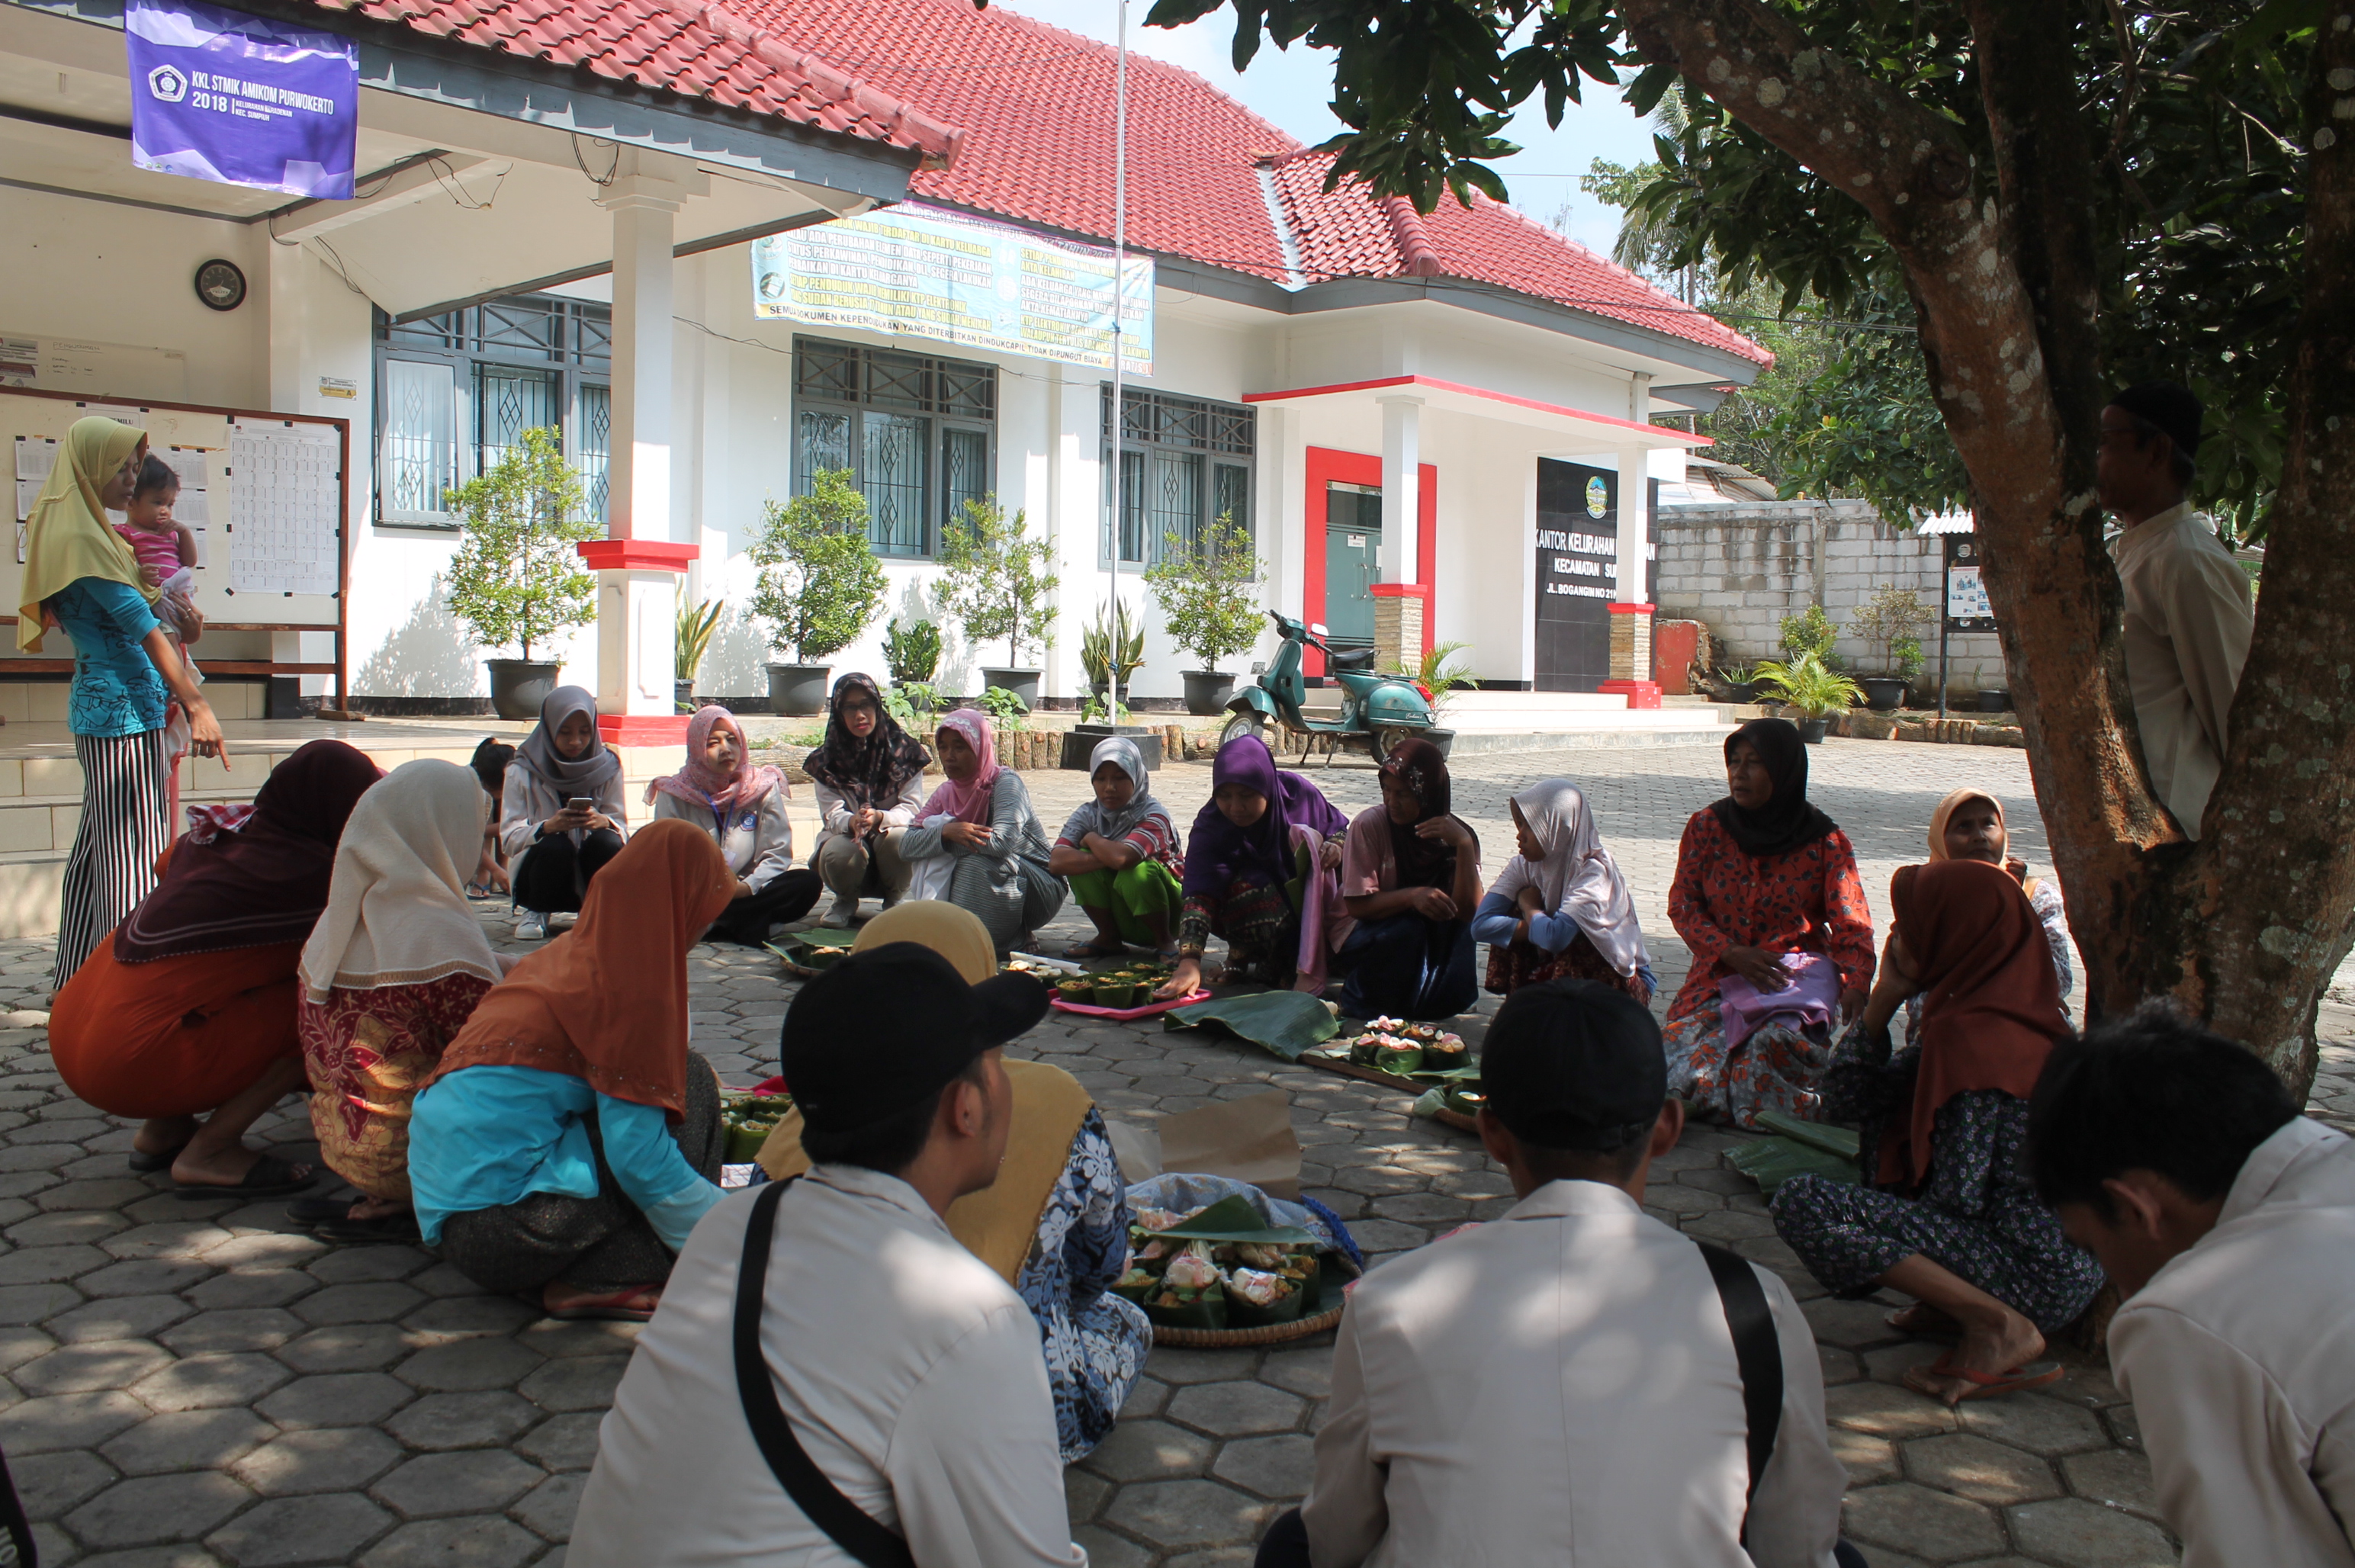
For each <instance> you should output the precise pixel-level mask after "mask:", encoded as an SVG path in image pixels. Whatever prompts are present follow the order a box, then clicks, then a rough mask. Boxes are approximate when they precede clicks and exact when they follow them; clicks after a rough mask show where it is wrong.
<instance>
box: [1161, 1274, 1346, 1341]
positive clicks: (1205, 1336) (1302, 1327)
mask: <svg viewBox="0 0 2355 1568" xmlns="http://www.w3.org/2000/svg"><path fill="white" fill-rule="evenodd" d="M1326 1259H1327V1264H1329V1265H1330V1266H1331V1267H1332V1268H1333V1269H1335V1270H1337V1271H1340V1272H1345V1273H1347V1274H1348V1276H1349V1278H1350V1279H1355V1278H1357V1277H1358V1275H1359V1269H1358V1268H1357V1265H1355V1264H1352V1263H1350V1262H1349V1260H1348V1258H1345V1257H1343V1256H1342V1255H1341V1254H1340V1253H1327V1254H1326ZM1343 1283H1345V1284H1346V1283H1347V1281H1344V1282H1343ZM1335 1288H1336V1289H1338V1288H1339V1286H1335ZM1347 1306H1348V1299H1347V1298H1344V1299H1342V1300H1340V1301H1337V1302H1336V1303H1334V1304H1333V1305H1332V1306H1331V1307H1327V1308H1326V1309H1325V1310H1324V1311H1322V1312H1319V1313H1318V1314H1316V1316H1315V1317H1303V1318H1300V1319H1299V1320H1298V1321H1296V1322H1292V1323H1263V1324H1260V1325H1258V1326H1257V1327H1255V1328H1163V1327H1162V1326H1161V1325H1160V1324H1158V1323H1156V1324H1155V1325H1154V1326H1153V1342H1154V1343H1155V1344H1156V1345H1167V1346H1169V1347H1171V1348H1172V1349H1180V1350H1239V1349H1249V1348H1250V1347H1252V1346H1253V1345H1282V1344H1284V1343H1286V1342H1288V1341H1290V1340H1293V1339H1307V1338H1308V1337H1309V1336H1310V1335H1312V1334H1322V1333H1323V1332H1325V1330H1327V1328H1335V1327H1337V1326H1338V1325H1339V1323H1340V1321H1341V1309H1342V1308H1343V1307H1347Z"/></svg>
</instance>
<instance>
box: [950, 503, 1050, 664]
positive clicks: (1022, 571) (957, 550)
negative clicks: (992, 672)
mask: <svg viewBox="0 0 2355 1568" xmlns="http://www.w3.org/2000/svg"><path fill="white" fill-rule="evenodd" d="M1025 518H1026V514H1024V513H1021V512H1017V513H1015V514H1014V515H1013V516H1012V517H1007V515H1006V508H1005V507H1001V506H999V505H998V504H997V497H996V496H994V495H993V496H986V497H985V498H983V499H980V500H971V501H967V502H966V503H965V504H964V524H963V525H962V526H961V527H951V528H945V529H943V530H942V534H941V565H942V566H943V568H944V569H945V570H944V571H943V572H942V574H941V581H940V588H939V593H940V603H941V607H942V609H943V610H944V611H945V612H946V613H949V614H951V615H954V616H955V617H956V619H957V622H958V624H960V625H962V626H963V627H964V635H965V641H966V642H968V643H970V644H972V645H974V646H975V648H976V649H977V648H979V647H980V645H982V644H983V643H988V642H996V640H997V639H998V638H1000V637H1003V638H1005V639H1006V663H1007V667H1009V668H1013V667H1020V665H1021V663H1022V650H1023V648H1025V647H1026V646H1027V647H1038V646H1039V645H1040V644H1041V642H1042V641H1043V640H1044V638H1045V636H1046V635H1047V628H1048V627H1050V626H1051V625H1053V624H1055V611H1054V608H1053V606H1051V605H1050V604H1048V603H1046V598H1047V590H1048V589H1049V588H1050V587H1052V586H1053V585H1054V578H1053V576H1052V575H1051V573H1052V570H1053V564H1054V555H1055V550H1054V547H1053V546H1052V545H1050V544H1049V543H1048V542H1047V541H1046V540H1045V539H1029V538H1027V537H1025V535H1024V532H1023V529H1024V528H1025V526H1026V524H1025Z"/></svg>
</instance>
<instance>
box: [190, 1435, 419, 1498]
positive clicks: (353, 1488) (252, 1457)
mask: <svg viewBox="0 0 2355 1568" xmlns="http://www.w3.org/2000/svg"><path fill="white" fill-rule="evenodd" d="M399 1463H400V1444H398V1443H396V1442H394V1441H393V1440H392V1439H391V1438H390V1437H388V1436H386V1435H384V1434H383V1433H381V1432H378V1430H376V1429H375V1428H374V1427H372V1426H323V1427H314V1428H307V1429H305V1430H304V1431H300V1432H287V1433H282V1434H281V1435H278V1436H277V1437H274V1438H272V1440H271V1441H269V1442H268V1443H265V1444H263V1445H261V1447H259V1448H256V1449H255V1450H254V1451H253V1452H252V1453H250V1454H248V1455H247V1456H245V1457H244V1458H242V1459H240V1460H239V1461H238V1462H237V1463H236V1464H234V1465H232V1466H230V1467H229V1474H231V1475H233V1476H235V1477H237V1478H238V1479H239V1480H240V1481H243V1482H244V1483H245V1484H246V1485H247V1486H249V1487H251V1488H253V1489H254V1490H255V1491H257V1492H260V1493H261V1495H262V1496H263V1497H265V1498H293V1497H309V1496H312V1495H314V1494H316V1493H320V1492H357V1491H361V1490H363V1489H365V1488H367V1486H368V1483H369V1482H370V1481H372V1480H374V1479H376V1478H377V1477H378V1476H381V1475H383V1474H384V1473H385V1472H386V1471H387V1470H389V1469H391V1468H392V1467H394V1466H395V1465H397V1464H399Z"/></svg>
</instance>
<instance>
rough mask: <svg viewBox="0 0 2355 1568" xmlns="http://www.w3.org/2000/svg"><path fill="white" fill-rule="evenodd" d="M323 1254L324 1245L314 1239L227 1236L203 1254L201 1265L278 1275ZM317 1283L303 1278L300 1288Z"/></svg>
mask: <svg viewBox="0 0 2355 1568" xmlns="http://www.w3.org/2000/svg"><path fill="white" fill-rule="evenodd" d="M326 1250H327V1243H325V1242H323V1241H321V1240H319V1238H318V1237H316V1236H304V1235H297V1234H294V1233H293V1232H286V1231H260V1232H250V1233H248V1234H244V1235H237V1236H231V1237H230V1238H229V1240H228V1241H226V1242H223V1243H220V1244H219V1245H218V1246H217V1247H213V1248H211V1249H209V1250H208V1251H207V1252H206V1253H205V1262H207V1263H208V1264H213V1265H214V1266H215V1267H217V1268H233V1269H241V1270H245V1271H247V1272H250V1273H255V1274H280V1273H289V1272H292V1271H293V1270H296V1269H300V1268H302V1267H303V1266H304V1264H310V1263H314V1262H316V1261H317V1260H318V1258H319V1256H320V1254H321V1253H325V1251H326ZM318 1283H319V1282H318V1281H317V1280H315V1279H314V1278H312V1277H311V1276H310V1275H304V1276H303V1288H304V1289H305V1290H309V1289H311V1288H313V1287H314V1286H315V1285H317V1284H318Z"/></svg>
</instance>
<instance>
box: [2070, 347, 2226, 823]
mask: <svg viewBox="0 0 2355 1568" xmlns="http://www.w3.org/2000/svg"><path fill="white" fill-rule="evenodd" d="M2201 412H2202V411H2201V408H2200V400H2199V399H2198V398H2196V397H2194V396H2193V395H2192V394H2191V393H2190V391H2189V390H2187V389H2184V388H2181V387H2179V386H2176V385H2175V384H2174V383H2173V382H2171V381H2148V382H2145V383H2144V384H2143V385H2141V386H2139V387H2129V388H2127V389H2126V390H2125V391H2123V392H2120V393H2119V394H2118V395H2117V396H2116V397H2115V398H2113V399H2111V400H2110V406H2109V407H2107V408H2105V409H2104V410H2103V411H2102V447H2101V452H2100V454H2099V455H2098V457H2097V458H2096V459H2095V464H2094V467H2095V483H2096V485H2098V486H2099V488H2100V490H2101V497H2102V506H2103V508H2104V509H2105V510H2106V511H2107V512H2108V513H2109V514H2110V516H2111V517H2115V519H2117V521H2118V523H2119V524H2120V526H2122V527H2123V528H2125V529H2126V532H2125V533H2123V534H2121V535H2119V536H2118V539H2117V541H2116V543H2115V544H2114V545H2113V546H2112V547H2111V549H2112V551H2113V554H2114V555H2115V559H2116V561H2117V567H2118V581H2119V582H2120V584H2121V585H2122V586H2123V587H2124V588H2125V590H2126V686H2127V688H2128V690H2129V691H2130V692H2131V693H2132V695H2133V698H2134V706H2135V724H2136V727H2137V729H2139V730H2140V731H2142V755H2143V763H2144V765H2145V766H2146V767H2147V768H2148V769H2149V771H2150V784H2151V789H2152V791H2153V792H2154V793H2155V794H2157V795H2158V798H2159V800H2160V801H2161V802H2162V803H2163V804H2164V805H2166V806H2167V808H2168V810H2169V811H2171V812H2173V813H2174V814H2175V820H2176V821H2177V823H2179V825H2180V826H2181V827H2182V828H2183V831H2184V833H2185V834H2186V835H2187V836H2189V837H2193V838H2197V837H2200V816H2201V814H2202V813H2204V812H2205V811H2206V810H2207V809H2208V795H2209V792H2210V791H2211V790H2213V789H2214V788H2215V787H2216V775H2217V774H2218V773H2222V771H2223V767H2224V740H2225V721H2226V720H2227V719H2228V718H2229V717H2230V715H2231V712H2232V692H2233V689H2234V688H2237V687H2238V686H2239V685H2240V684H2241V667H2242V666H2243V665H2244V664H2246V663H2247V662H2248V659H2249V634H2250V631H2251V630H2252V628H2253V626H2254V615H2253V614H2252V612H2251V610H2250V605H2249V580H2248V578H2247V576H2246V575H2244V574H2243V572H2242V571H2241V569H2240V567H2239V566H2237V565H2236V564H2234V562H2233V560H2232V551H2230V550H2228V549H2225V548H2224V546H2223V543H2222V541H2221V540H2220V539H2217V537H2216V525H2215V524H2214V523H2213V522H2212V521H2211V520H2210V519H2209V518H2207V517H2203V516H2202V515H2201V514H2200V513H2198V512H2195V511H2193V510H2192V509H2191V503H2190V501H2188V500H2186V499H2185V498H2184V491H2185V489H2186V487H2187V486H2189V485H2190V483H2191V474H2192V461H2193V458H2194V457H2195V456H2196V455H2197V454H2198V453H2199V451H2200V414H2201Z"/></svg>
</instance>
